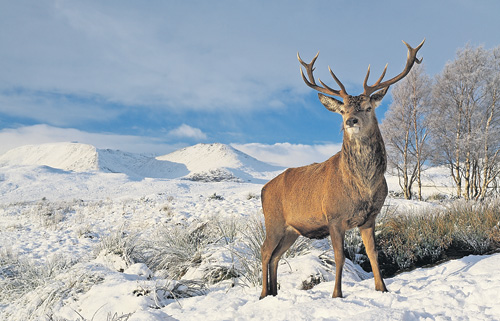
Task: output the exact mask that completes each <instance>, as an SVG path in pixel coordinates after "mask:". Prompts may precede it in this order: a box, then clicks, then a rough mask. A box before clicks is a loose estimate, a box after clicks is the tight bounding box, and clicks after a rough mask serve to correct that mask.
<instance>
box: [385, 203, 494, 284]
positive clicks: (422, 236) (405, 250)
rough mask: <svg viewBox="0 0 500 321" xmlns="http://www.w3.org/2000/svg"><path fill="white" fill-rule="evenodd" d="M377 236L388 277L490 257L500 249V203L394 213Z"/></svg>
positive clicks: (387, 218) (464, 204)
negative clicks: (454, 261) (453, 260)
mask: <svg viewBox="0 0 500 321" xmlns="http://www.w3.org/2000/svg"><path fill="white" fill-rule="evenodd" d="M377 234H378V235H377V243H378V248H379V249H380V257H381V260H382V265H383V266H384V265H385V267H386V274H387V273H388V274H392V273H394V272H395V271H396V270H401V269H403V270H404V269H408V268H412V267H417V266H422V265H426V264H432V263H436V262H438V261H440V260H443V259H448V258H455V257H461V256H465V255H469V254H486V253H488V252H491V251H494V250H496V249H498V248H499V247H500V202H498V201H495V202H493V201H492V202H489V203H479V202H463V201H460V202H455V203H453V204H452V205H451V206H449V207H448V208H446V209H444V210H435V209H427V210H425V211H421V212H418V213H412V212H407V213H403V214H401V213H399V214H398V213H392V214H389V215H385V216H384V217H383V218H382V219H381V221H380V224H379V226H378V232H377ZM391 264H392V265H396V267H397V268H396V270H395V267H392V268H391V267H390V265H391ZM391 272H392V273H391Z"/></svg>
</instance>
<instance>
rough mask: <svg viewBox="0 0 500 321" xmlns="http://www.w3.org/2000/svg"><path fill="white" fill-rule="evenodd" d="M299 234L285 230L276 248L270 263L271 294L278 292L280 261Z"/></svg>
mask: <svg viewBox="0 0 500 321" xmlns="http://www.w3.org/2000/svg"><path fill="white" fill-rule="evenodd" d="M298 237H299V234H297V232H295V231H293V230H288V229H287V230H285V234H284V235H283V237H282V238H281V240H280V241H279V243H278V246H277V247H276V248H275V249H274V251H273V254H272V256H271V260H270V263H269V274H270V277H269V283H270V284H269V285H270V287H269V289H270V294H271V295H277V294H278V262H279V260H280V258H281V256H282V255H283V253H285V252H286V251H287V250H288V249H289V248H290V246H292V244H293V243H294V242H295V240H297V238H298Z"/></svg>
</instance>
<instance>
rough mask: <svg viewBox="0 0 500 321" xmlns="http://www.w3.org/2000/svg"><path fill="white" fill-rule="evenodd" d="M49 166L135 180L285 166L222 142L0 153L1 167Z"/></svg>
mask: <svg viewBox="0 0 500 321" xmlns="http://www.w3.org/2000/svg"><path fill="white" fill-rule="evenodd" d="M27 165H28V166H29V165H31V166H49V167H52V168H56V169H62V170H64V171H73V172H91V171H99V172H104V173H123V174H126V175H127V176H129V177H131V178H133V179H141V178H145V177H148V178H168V179H172V178H181V177H186V178H188V179H192V180H198V181H227V180H229V181H231V180H232V181H245V182H246V181H254V180H259V181H260V182H263V180H266V179H267V180H269V179H270V178H272V177H273V176H275V175H276V171H281V170H282V168H280V167H276V166H272V165H268V164H266V163H263V162H260V161H258V160H256V159H255V158H253V157H250V156H248V155H246V154H244V153H242V152H240V151H238V150H236V149H234V148H232V147H230V146H227V145H223V144H209V145H208V144H198V145H195V146H192V147H188V148H184V149H181V150H179V151H176V152H174V153H172V154H168V155H164V156H160V157H157V158H154V157H148V156H144V155H140V154H134V153H127V152H122V151H117V150H109V149H97V148H95V147H94V146H91V145H86V144H79V143H55V144H42V145H28V146H22V147H18V148H15V149H12V150H10V151H8V152H7V153H5V154H4V155H1V156H0V166H27Z"/></svg>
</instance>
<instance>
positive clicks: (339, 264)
mask: <svg viewBox="0 0 500 321" xmlns="http://www.w3.org/2000/svg"><path fill="white" fill-rule="evenodd" d="M344 234H345V232H344V231H343V230H341V229H339V228H337V227H335V226H331V227H330V237H331V238H332V247H333V254H334V256H335V288H334V290H333V295H332V297H333V298H341V297H342V269H343V267H344V262H345V255H344Z"/></svg>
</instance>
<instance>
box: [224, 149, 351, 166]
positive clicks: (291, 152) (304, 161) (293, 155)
mask: <svg viewBox="0 0 500 321" xmlns="http://www.w3.org/2000/svg"><path fill="white" fill-rule="evenodd" d="M231 145H232V146H233V147H234V148H236V149H238V150H240V151H242V152H244V153H246V154H248V155H250V156H252V157H255V158H257V159H259V160H261V161H264V162H266V163H269V164H273V165H278V166H283V167H298V166H304V165H309V164H312V163H320V162H324V161H325V160H327V159H328V158H330V157H331V156H333V155H334V154H335V153H337V152H338V151H340V149H341V148H342V144H321V145H302V144H290V143H277V144H272V145H270V144H259V143H252V144H231Z"/></svg>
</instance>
